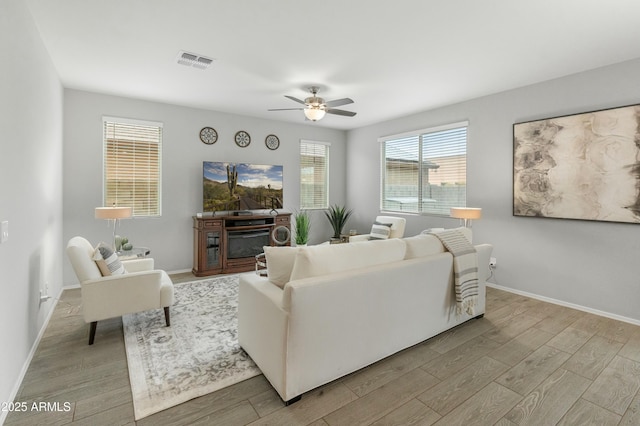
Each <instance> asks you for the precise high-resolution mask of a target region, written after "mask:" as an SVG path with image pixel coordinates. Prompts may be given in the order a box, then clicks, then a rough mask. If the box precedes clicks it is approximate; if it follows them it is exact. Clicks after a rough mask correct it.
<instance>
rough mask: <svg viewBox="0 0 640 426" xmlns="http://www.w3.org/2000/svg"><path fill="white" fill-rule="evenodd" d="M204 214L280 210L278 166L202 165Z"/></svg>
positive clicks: (279, 175)
mask: <svg viewBox="0 0 640 426" xmlns="http://www.w3.org/2000/svg"><path fill="white" fill-rule="evenodd" d="M202 180H203V189H202V198H203V201H202V207H203V211H204V212H218V211H230V212H232V211H246V210H261V209H269V210H271V209H281V208H282V200H283V198H282V166H272V165H265V164H249V163H223V162H215V161H204V162H203V163H202Z"/></svg>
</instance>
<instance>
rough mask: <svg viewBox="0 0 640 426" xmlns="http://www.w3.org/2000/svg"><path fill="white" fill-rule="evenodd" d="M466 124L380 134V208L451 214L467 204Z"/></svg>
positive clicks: (395, 210)
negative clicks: (453, 209)
mask: <svg viewBox="0 0 640 426" xmlns="http://www.w3.org/2000/svg"><path fill="white" fill-rule="evenodd" d="M468 124H469V123H468V122H462V123H455V124H451V125H447V126H440V127H436V128H431V129H423V130H418V131H415V132H409V133H404V134H401V135H394V136H388V137H384V138H380V139H379V141H380V142H381V149H382V156H381V158H382V164H381V166H382V172H381V175H382V190H381V192H382V193H381V197H380V199H381V209H382V210H386V211H393V212H408V213H422V214H433V215H447V216H448V215H449V209H450V208H451V207H466V204H467V126H468Z"/></svg>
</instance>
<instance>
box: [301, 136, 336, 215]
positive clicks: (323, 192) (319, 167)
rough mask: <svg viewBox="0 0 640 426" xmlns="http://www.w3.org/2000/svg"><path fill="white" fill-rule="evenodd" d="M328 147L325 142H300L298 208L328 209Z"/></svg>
mask: <svg viewBox="0 0 640 426" xmlns="http://www.w3.org/2000/svg"><path fill="white" fill-rule="evenodd" d="M329 147H330V144H328V143H326V142H312V141H304V140H303V141H300V208H301V209H326V208H328V207H329V190H328V182H329Z"/></svg>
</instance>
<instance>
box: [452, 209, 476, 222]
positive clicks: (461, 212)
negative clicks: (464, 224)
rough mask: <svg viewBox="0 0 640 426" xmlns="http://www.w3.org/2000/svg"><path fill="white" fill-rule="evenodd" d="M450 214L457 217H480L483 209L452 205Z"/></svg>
mask: <svg viewBox="0 0 640 426" xmlns="http://www.w3.org/2000/svg"><path fill="white" fill-rule="evenodd" d="M450 215H451V217H455V218H456V219H480V218H481V217H482V209H481V208H478V207H451V213H450Z"/></svg>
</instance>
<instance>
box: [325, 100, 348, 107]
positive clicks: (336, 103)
mask: <svg viewBox="0 0 640 426" xmlns="http://www.w3.org/2000/svg"><path fill="white" fill-rule="evenodd" d="M352 103H353V99H350V98H342V99H336V100H333V101H329V102H327V103H326V104H325V105H326V106H327V108H333V107H338V106H342V105H348V104H352Z"/></svg>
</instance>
